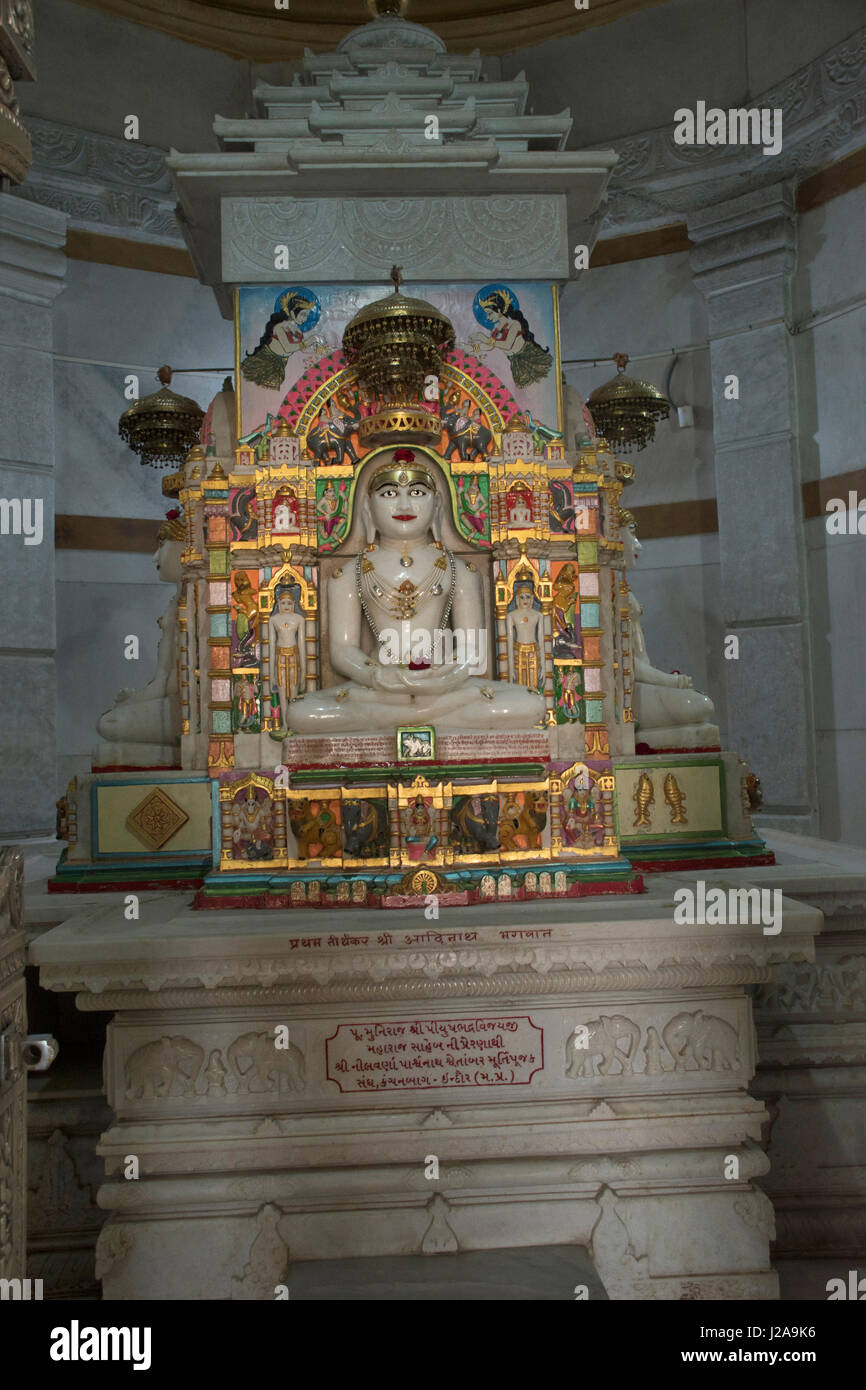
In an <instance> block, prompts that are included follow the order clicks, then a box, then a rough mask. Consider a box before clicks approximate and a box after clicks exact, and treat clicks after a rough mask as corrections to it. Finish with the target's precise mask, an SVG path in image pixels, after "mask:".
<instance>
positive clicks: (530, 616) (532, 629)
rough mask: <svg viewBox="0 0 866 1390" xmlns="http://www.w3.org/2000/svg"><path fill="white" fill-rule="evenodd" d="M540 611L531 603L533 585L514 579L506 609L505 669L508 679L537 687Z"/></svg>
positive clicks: (532, 688) (539, 662)
mask: <svg viewBox="0 0 866 1390" xmlns="http://www.w3.org/2000/svg"><path fill="white" fill-rule="evenodd" d="M541 642H542V626H541V611H540V609H538V608H536V606H535V585H534V584H533V583H532V581H531V580H525V579H524V580H518V581H517V583H516V584H515V585H514V598H513V599H512V602H511V604H510V605H509V610H508V670H509V673H510V677H511V680H513V681H514V682H515V683H516V684H517V685H523V686H525V687H526V689H527V690H537V689H538V684H539V675H540V672H541V656H540V646H541Z"/></svg>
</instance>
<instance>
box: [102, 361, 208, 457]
mask: <svg viewBox="0 0 866 1390" xmlns="http://www.w3.org/2000/svg"><path fill="white" fill-rule="evenodd" d="M156 375H157V379H158V380H159V382H160V383H161V385H160V389H159V390H158V391H154V393H153V395H151V396H144V397H142V399H141V400H139V401H134V402H133V403H132V405H131V406H130V407H129V409H128V410H125V411H124V412H123V414H122V415H121V417H120V423H119V424H118V427H117V432H118V434H119V435H120V437H121V439H123V440H124V441H125V442H126V443H127V444H128V445H129V447H130V449H132V450H133V451H134V452H135V453H136V454H138V455H139V456H140V459H141V462H142V464H150V466H151V468H164V467H167V466H168V465H169V464H172V463H183V461H184V459H185V458H186V456H187V454H188V453H189V451H190V449H192V448H193V446H194V445H196V444H198V442H199V431H200V430H201V425H202V421H203V419H204V411H203V410H202V408H201V406H200V405H197V404H196V402H195V401H194V400H191V399H190V397H189V396H179V395H178V394H177V392H175V391H172V390H171V389H170V382H171V376H172V372H171V367H160V369H159V371H158V372H157V374H156Z"/></svg>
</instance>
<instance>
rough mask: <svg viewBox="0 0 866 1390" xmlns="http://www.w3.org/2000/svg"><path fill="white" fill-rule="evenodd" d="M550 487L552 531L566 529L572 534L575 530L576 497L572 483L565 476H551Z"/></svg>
mask: <svg viewBox="0 0 866 1390" xmlns="http://www.w3.org/2000/svg"><path fill="white" fill-rule="evenodd" d="M548 487H549V489H550V504H549V505H550V521H551V527H550V529H551V531H565V532H568V533H569V534H571V533H572V532H573V531H574V497H573V496H572V492H571V485H570V484H569V483H567V482H566V481H565V479H563V478H551V479H550V481H549V484H548Z"/></svg>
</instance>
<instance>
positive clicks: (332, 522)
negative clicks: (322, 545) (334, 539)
mask: <svg viewBox="0 0 866 1390" xmlns="http://www.w3.org/2000/svg"><path fill="white" fill-rule="evenodd" d="M344 486H345V484H343V483H341V484H340V492H339V494H338V493H337V491H336V489H335V488H334V484H333V481H332V479H330V478H329V479H328V481H327V482H326V484H325V486H324V489H323V491H322V495H321V497H320V498H319V500H318V502H317V503H316V515H317V516H318V518H319V525H320V527H321V529H322V532H323V534H324V536H325V538H326V539H328V540H330V538H331V536H332V535H333V533H334V531H335V530H336V529H337V528H338V527H339V525H340V522H341V521H342V520H343V516H344V513H343V506H342V493H343V488H344Z"/></svg>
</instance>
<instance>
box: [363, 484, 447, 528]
mask: <svg viewBox="0 0 866 1390" xmlns="http://www.w3.org/2000/svg"><path fill="white" fill-rule="evenodd" d="M435 506H436V494H435V492H434V491H433V489H432V488H429V487H428V486H427V484H426V483H419V482H410V483H406V485H405V486H401V485H399V484H398V483H383V484H382V486H381V487H379V488H376V491H375V492H373V493H371V494H370V512H371V515H372V517H373V522H374V524H375V526H376V530H377V531H378V532H379V535H380V536H384V537H385V538H386V539H388V540H400V541H405V540H420V539H421V538H422V537H423V536H426V535H427V532H428V531H429V530H430V527H431V525H432V523H433V512H434V509H435Z"/></svg>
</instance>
